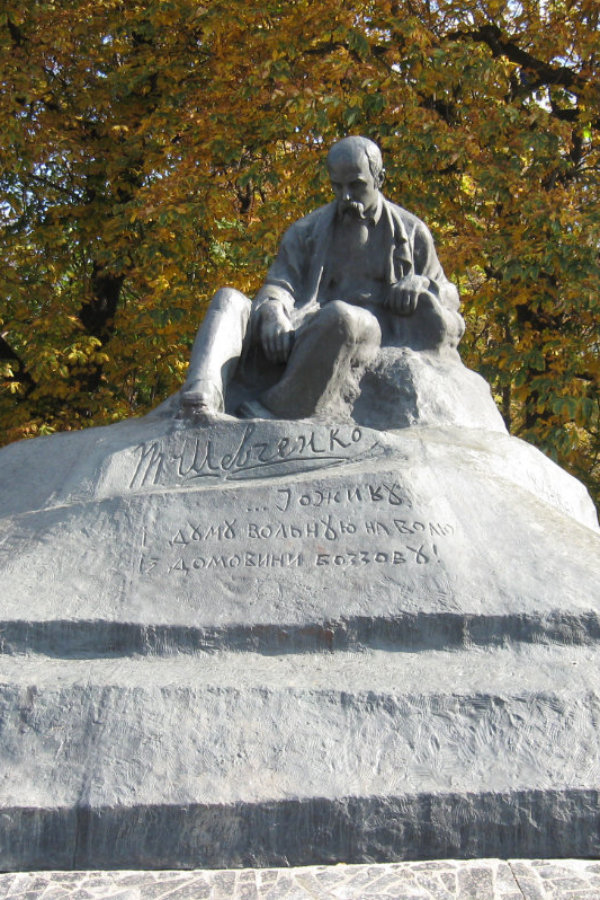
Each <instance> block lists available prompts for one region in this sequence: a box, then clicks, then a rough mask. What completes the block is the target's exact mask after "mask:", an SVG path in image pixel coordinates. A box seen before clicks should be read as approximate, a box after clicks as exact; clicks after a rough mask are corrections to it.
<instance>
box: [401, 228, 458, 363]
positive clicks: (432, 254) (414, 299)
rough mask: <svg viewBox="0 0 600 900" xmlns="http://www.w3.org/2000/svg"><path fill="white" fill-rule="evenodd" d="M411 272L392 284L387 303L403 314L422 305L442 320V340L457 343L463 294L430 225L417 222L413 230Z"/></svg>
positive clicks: (429, 313) (454, 344)
mask: <svg viewBox="0 0 600 900" xmlns="http://www.w3.org/2000/svg"><path fill="white" fill-rule="evenodd" d="M411 249H412V260H413V267H412V272H411V273H410V274H408V275H406V276H405V277H404V278H402V279H401V280H400V281H398V282H397V283H396V284H394V285H392V287H391V289H390V295H389V298H388V306H389V307H390V308H391V309H392V310H393V311H394V312H395V313H396V314H397V315H401V316H410V315H412V314H413V313H414V312H415V310H416V309H417V308H418V307H419V308H420V309H421V310H422V311H423V312H427V313H428V315H430V316H431V315H433V317H434V318H435V319H436V320H437V321H438V323H439V329H438V330H439V333H440V341H439V342H440V343H441V344H442V343H448V344H450V345H451V346H456V345H457V344H458V342H459V341H460V339H461V337H462V335H463V333H464V330H465V323H464V320H463V317H462V316H461V315H460V313H459V311H458V310H459V307H460V298H459V296H458V290H457V289H456V287H455V285H454V284H452V282H451V281H449V280H448V279H447V278H446V276H445V274H444V270H443V269H442V266H441V263H440V261H439V259H438V256H437V253H436V250H435V245H434V243H433V238H432V236H431V234H430V232H429V229H428V228H427V226H426V225H425V224H424V223H423V222H421V221H419V222H417V224H416V226H415V229H414V232H413V234H412V248H411Z"/></svg>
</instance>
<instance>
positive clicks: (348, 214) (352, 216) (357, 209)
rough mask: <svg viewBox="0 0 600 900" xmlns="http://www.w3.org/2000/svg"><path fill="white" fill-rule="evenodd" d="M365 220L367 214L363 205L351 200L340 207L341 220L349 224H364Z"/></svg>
mask: <svg viewBox="0 0 600 900" xmlns="http://www.w3.org/2000/svg"><path fill="white" fill-rule="evenodd" d="M366 218H367V214H366V211H365V207H364V204H363V203H358V202H354V201H353V200H347V201H346V202H345V203H344V204H343V205H342V219H344V220H346V221H351V222H352V221H354V222H356V221H363V222H364V220H365V219H366Z"/></svg>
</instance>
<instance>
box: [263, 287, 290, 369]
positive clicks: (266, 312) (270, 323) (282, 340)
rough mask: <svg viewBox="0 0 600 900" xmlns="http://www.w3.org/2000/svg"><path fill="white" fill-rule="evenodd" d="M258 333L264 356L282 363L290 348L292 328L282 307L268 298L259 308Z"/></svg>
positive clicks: (271, 360) (285, 360)
mask: <svg viewBox="0 0 600 900" xmlns="http://www.w3.org/2000/svg"><path fill="white" fill-rule="evenodd" d="M258 333H259V338H260V342H261V344H262V347H263V350H264V352H265V356H266V357H267V359H268V360H270V362H274V363H284V362H287V359H288V357H289V355H290V353H291V350H292V344H293V341H294V330H293V328H292V324H291V322H290V320H289V317H288V315H287V313H286V312H285V310H284V309H283V307H282V306H281V305H280V304H279V303H277V301H274V300H268V301H267V302H266V303H264V304H263V306H262V307H261V308H260V310H259V314H258Z"/></svg>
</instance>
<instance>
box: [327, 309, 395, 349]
mask: <svg viewBox="0 0 600 900" xmlns="http://www.w3.org/2000/svg"><path fill="white" fill-rule="evenodd" d="M319 319H320V322H321V324H322V325H324V326H326V327H327V329H328V330H330V331H332V332H335V333H336V334H337V335H339V336H340V337H341V338H342V339H343V340H344V341H345V342H347V343H352V344H360V343H363V342H365V341H366V342H369V343H370V342H372V341H374V340H375V341H378V340H380V339H381V330H380V328H379V323H378V322H377V319H376V318H375V316H374V315H373V314H372V313H370V312H369V311H368V310H366V309H361V308H360V307H357V306H351V305H350V304H349V303H344V301H343V300H334V301H332V302H331V303H327V304H326V305H325V306H324V307H323V309H322V310H321V312H320V314H319Z"/></svg>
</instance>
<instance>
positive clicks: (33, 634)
mask: <svg viewBox="0 0 600 900" xmlns="http://www.w3.org/2000/svg"><path fill="white" fill-rule="evenodd" d="M599 639H600V615H598V614H597V613H596V612H594V611H590V612H588V613H579V614H577V613H573V612H565V611H562V610H557V611H555V612H544V613H540V614H537V615H536V614H535V613H532V614H529V615H526V614H521V615H519V614H516V613H507V614H506V615H477V614H472V613H468V612H466V611H464V612H462V613H458V612H447V613H435V614H434V613H425V612H418V613H409V612H407V613H404V614H400V615H395V616H387V617H386V616H355V617H351V618H350V617H340V618H339V619H327V618H321V619H319V618H318V617H317V615H316V614H314V615H313V620H312V621H308V622H305V623H297V622H289V623H285V622H273V623H265V622H256V623H243V624H235V623H232V624H230V625H223V626H221V627H219V626H217V625H212V626H204V627H203V626H200V625H198V626H193V625H172V624H167V623H156V624H148V623H147V622H131V621H113V622H110V621H106V620H103V619H83V618H82V619H79V620H77V619H51V620H40V621H36V620H32V619H11V620H6V619H2V618H0V653H4V654H15V653H19V654H21V653H42V654H46V655H48V656H51V657H52V656H55V657H61V658H65V659H68V658H72V657H75V658H76V657H80V656H85V657H87V656H89V657H101V656H126V655H128V654H165V655H173V654H178V653H183V654H186V653H196V652H199V651H209V652H212V651H216V650H236V651H250V652H256V653H265V654H273V653H282V654H286V653H305V652H313V651H338V650H339V651H344V650H354V649H356V650H360V649H363V648H372V649H381V650H383V649H385V650H390V651H410V652H416V651H419V650H443V649H461V648H467V647H472V646H480V647H485V646H489V647H501V646H504V645H507V644H513V643H525V644H535V643H556V644H563V645H567V646H569V645H587V644H591V643H595V642H597V641H598V640H599Z"/></svg>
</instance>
